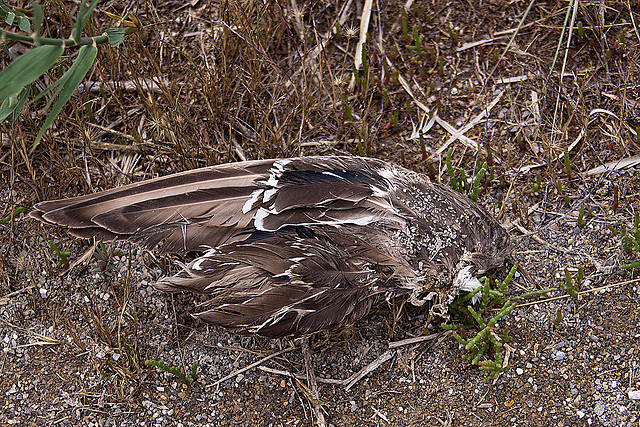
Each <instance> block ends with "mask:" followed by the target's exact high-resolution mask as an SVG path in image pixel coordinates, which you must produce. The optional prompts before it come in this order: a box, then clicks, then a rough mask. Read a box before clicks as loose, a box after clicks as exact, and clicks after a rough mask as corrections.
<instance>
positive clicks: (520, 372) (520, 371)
mask: <svg viewBox="0 0 640 427" xmlns="http://www.w3.org/2000/svg"><path fill="white" fill-rule="evenodd" d="M516 374H518V375H522V374H524V370H523V369H522V368H516Z"/></svg>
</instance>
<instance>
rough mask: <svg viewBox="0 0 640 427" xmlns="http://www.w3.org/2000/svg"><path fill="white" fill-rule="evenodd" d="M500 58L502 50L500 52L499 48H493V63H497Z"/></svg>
mask: <svg viewBox="0 0 640 427" xmlns="http://www.w3.org/2000/svg"><path fill="white" fill-rule="evenodd" d="M499 60H500V52H498V49H493V52H492V54H491V63H492V65H496V64H497V63H498V61H499Z"/></svg>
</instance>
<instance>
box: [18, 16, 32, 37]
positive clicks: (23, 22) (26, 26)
mask: <svg viewBox="0 0 640 427" xmlns="http://www.w3.org/2000/svg"><path fill="white" fill-rule="evenodd" d="M18 27H19V28H20V29H21V30H22V31H24V32H25V33H30V32H31V22H29V18H27V17H25V16H22V17H20V21H18Z"/></svg>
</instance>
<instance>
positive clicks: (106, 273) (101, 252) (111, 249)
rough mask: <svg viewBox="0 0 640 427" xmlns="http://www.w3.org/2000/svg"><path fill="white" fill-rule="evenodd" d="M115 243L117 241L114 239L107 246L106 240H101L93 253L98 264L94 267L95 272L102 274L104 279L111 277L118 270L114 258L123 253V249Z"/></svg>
mask: <svg viewBox="0 0 640 427" xmlns="http://www.w3.org/2000/svg"><path fill="white" fill-rule="evenodd" d="M115 244H116V242H115V241H113V242H111V244H109V246H108V247H107V245H105V244H104V242H102V241H100V242H98V245H97V246H96V250H95V252H94V253H93V256H94V258H95V259H96V261H97V263H96V266H95V267H94V268H93V272H94V273H98V274H100V275H101V276H102V278H103V279H104V280H106V279H107V278H109V277H111V276H112V275H113V274H114V273H115V272H116V266H115V264H114V263H113V259H114V258H115V257H117V256H121V255H122V254H123V252H122V251H120V250H118V249H116V247H115Z"/></svg>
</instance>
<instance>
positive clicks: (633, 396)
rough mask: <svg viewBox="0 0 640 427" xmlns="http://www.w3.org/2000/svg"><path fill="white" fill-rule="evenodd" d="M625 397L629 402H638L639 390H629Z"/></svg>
mask: <svg viewBox="0 0 640 427" xmlns="http://www.w3.org/2000/svg"><path fill="white" fill-rule="evenodd" d="M627 396H629V399H631V400H640V390H629V392H628V393H627Z"/></svg>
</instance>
